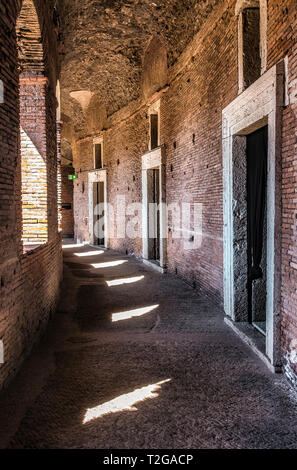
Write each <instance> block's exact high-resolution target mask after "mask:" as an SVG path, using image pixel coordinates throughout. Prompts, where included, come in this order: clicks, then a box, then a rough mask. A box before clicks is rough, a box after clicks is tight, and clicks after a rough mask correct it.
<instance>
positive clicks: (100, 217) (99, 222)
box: [93, 181, 105, 246]
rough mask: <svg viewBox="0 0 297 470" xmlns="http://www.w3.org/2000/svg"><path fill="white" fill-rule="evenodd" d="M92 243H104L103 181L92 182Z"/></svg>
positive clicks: (100, 244)
mask: <svg viewBox="0 0 297 470" xmlns="http://www.w3.org/2000/svg"><path fill="white" fill-rule="evenodd" d="M93 191H94V245H98V246H104V245H105V235H104V232H105V224H104V218H105V211H104V202H105V199H104V182H103V181H100V182H97V183H94V188H93Z"/></svg>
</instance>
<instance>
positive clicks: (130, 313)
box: [111, 304, 159, 322]
mask: <svg viewBox="0 0 297 470" xmlns="http://www.w3.org/2000/svg"><path fill="white" fill-rule="evenodd" d="M158 307H159V304H157V305H150V306H148V307H141V308H136V309H135V310H127V311H126V312H118V313H113V314H112V317H111V318H112V321H113V322H117V321H121V320H128V319H129V318H134V317H141V316H142V315H145V314H146V313H149V312H152V311H153V310H155V309H156V308H158Z"/></svg>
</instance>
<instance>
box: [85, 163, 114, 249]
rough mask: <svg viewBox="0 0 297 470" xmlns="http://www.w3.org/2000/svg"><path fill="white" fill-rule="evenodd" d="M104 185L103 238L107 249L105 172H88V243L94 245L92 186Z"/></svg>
mask: <svg viewBox="0 0 297 470" xmlns="http://www.w3.org/2000/svg"><path fill="white" fill-rule="evenodd" d="M101 182H103V183H104V227H105V237H104V246H105V248H108V236H109V234H108V211H107V208H108V206H107V174H106V170H97V171H96V170H95V171H90V172H89V175H88V187H89V188H88V189H89V237H90V243H91V244H92V245H94V243H95V237H94V193H93V185H94V183H101Z"/></svg>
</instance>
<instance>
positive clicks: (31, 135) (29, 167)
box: [16, 0, 48, 251]
mask: <svg viewBox="0 0 297 470" xmlns="http://www.w3.org/2000/svg"><path fill="white" fill-rule="evenodd" d="M16 32H17V40H18V52H19V67H20V83H19V84H20V126H21V128H20V153H21V177H22V240H23V247H24V251H27V250H28V249H32V248H34V247H35V246H38V245H41V244H43V243H46V242H47V241H48V143H47V129H46V123H47V119H46V92H47V91H46V90H47V84H48V80H47V78H46V77H45V74H44V61H43V46H42V40H41V31H40V27H39V22H38V17H37V14H36V10H35V7H34V3H33V1H32V0H24V1H23V6H22V10H21V12H20V15H19V18H18V21H17V25H16Z"/></svg>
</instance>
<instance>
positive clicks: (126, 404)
mask: <svg viewBox="0 0 297 470" xmlns="http://www.w3.org/2000/svg"><path fill="white" fill-rule="evenodd" d="M170 381H171V379H167V380H162V381H161V382H157V383H155V384H152V385H147V386H146V387H142V388H138V389H136V390H134V391H133V392H130V393H126V394H125V395H120V396H119V397H117V398H114V399H113V400H110V401H108V402H106V403H103V404H102V405H99V406H96V407H95V408H88V409H87V412H86V414H85V417H84V420H83V424H86V423H88V422H89V421H92V420H93V419H97V418H100V417H101V416H104V415H108V414H110V413H118V412H120V411H137V408H136V407H135V405H136V404H137V403H140V402H143V401H145V400H148V399H152V398H157V397H158V396H159V394H158V393H157V392H158V391H159V390H160V388H161V387H162V385H163V384H165V383H167V382H170Z"/></svg>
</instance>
